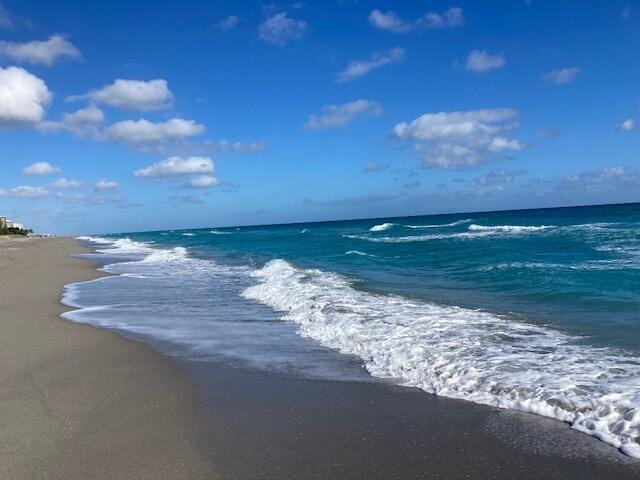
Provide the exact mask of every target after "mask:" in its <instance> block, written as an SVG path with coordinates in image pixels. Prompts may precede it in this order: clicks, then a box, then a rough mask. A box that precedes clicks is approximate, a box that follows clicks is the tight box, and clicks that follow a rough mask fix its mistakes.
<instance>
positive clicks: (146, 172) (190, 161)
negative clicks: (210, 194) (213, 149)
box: [133, 156, 214, 178]
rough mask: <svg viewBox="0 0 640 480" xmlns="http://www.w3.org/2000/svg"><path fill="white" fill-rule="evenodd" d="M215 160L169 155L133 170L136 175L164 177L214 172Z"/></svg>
mask: <svg viewBox="0 0 640 480" xmlns="http://www.w3.org/2000/svg"><path fill="white" fill-rule="evenodd" d="M213 171H214V166H213V162H212V161H211V159H210V158H208V157H186V158H184V157H177V156H176V157H169V158H167V159H165V160H161V161H160V162H157V163H154V164H153V165H150V166H148V167H145V168H142V169H140V170H136V171H135V172H133V175H134V176H135V177H142V178H163V177H176V176H184V175H193V174H204V173H213Z"/></svg>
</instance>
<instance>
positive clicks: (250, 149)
mask: <svg viewBox="0 0 640 480" xmlns="http://www.w3.org/2000/svg"><path fill="white" fill-rule="evenodd" d="M211 145H212V150H213V151H215V152H221V153H260V152H266V151H267V143H266V142H264V141H260V142H231V141H229V140H219V141H217V142H213V143H212V144H211Z"/></svg>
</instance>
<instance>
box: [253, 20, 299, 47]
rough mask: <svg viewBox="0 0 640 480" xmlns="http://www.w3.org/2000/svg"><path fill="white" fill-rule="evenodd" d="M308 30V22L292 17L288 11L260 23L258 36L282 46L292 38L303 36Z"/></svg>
mask: <svg viewBox="0 0 640 480" xmlns="http://www.w3.org/2000/svg"><path fill="white" fill-rule="evenodd" d="M307 30H308V26H307V22H305V21H304V20H296V19H295V18H291V17H289V16H288V15H287V12H280V13H276V14H273V15H272V16H270V17H269V18H267V19H266V20H265V21H264V22H262V23H261V24H260V27H259V28H258V36H259V37H260V39H261V40H263V41H265V42H267V43H273V44H275V45H280V46H282V45H285V44H286V43H287V42H289V41H290V40H297V39H299V38H302V37H303V36H304V35H305V33H307Z"/></svg>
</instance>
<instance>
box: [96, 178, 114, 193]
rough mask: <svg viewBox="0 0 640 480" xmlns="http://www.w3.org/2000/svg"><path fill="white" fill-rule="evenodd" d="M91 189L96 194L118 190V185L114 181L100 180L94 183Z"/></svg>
mask: <svg viewBox="0 0 640 480" xmlns="http://www.w3.org/2000/svg"><path fill="white" fill-rule="evenodd" d="M93 188H94V190H95V191H96V192H104V191H114V190H118V189H119V188H120V184H119V183H118V182H116V181H114V180H107V179H106V178H102V179H100V180H98V181H97V182H96V184H95V185H94V187H93Z"/></svg>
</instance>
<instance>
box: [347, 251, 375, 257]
mask: <svg viewBox="0 0 640 480" xmlns="http://www.w3.org/2000/svg"><path fill="white" fill-rule="evenodd" d="M344 254H345V255H360V256H362V257H375V256H376V255H372V254H370V253H364V252H361V251H360V250H349V251H348V252H344Z"/></svg>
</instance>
